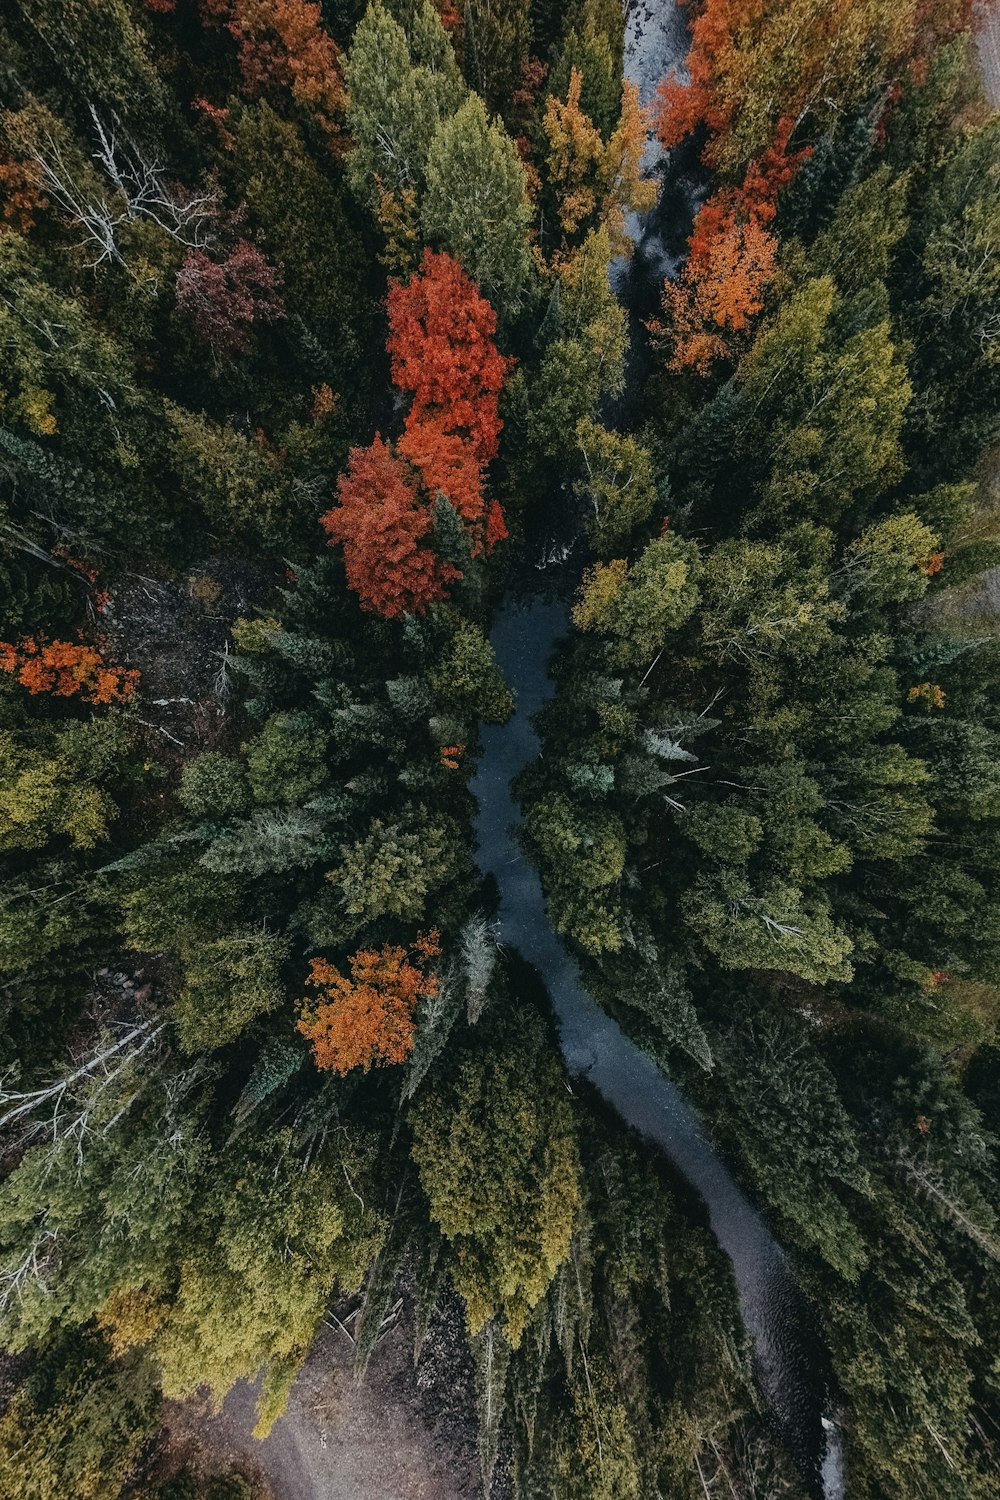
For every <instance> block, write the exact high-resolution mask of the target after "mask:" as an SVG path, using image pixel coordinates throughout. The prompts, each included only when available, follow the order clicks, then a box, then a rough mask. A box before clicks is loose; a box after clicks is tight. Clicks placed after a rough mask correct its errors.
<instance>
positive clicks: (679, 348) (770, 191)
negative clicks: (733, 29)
mask: <svg viewBox="0 0 1000 1500" xmlns="http://www.w3.org/2000/svg"><path fill="white" fill-rule="evenodd" d="M793 124H794V122H793V121H791V120H788V119H785V120H782V121H780V123H779V125H778V131H777V134H776V136H775V139H774V140H773V141H772V143H771V144H770V146H769V147H768V148H767V150H766V151H765V152H763V153H762V154H761V156H760V157H759V158H755V159H754V160H753V161H751V162H750V164H749V166H748V167H747V169H746V172H745V174H744V177H743V181H742V183H741V184H740V185H739V186H738V187H722V188H719V189H718V190H717V191H716V192H715V193H713V195H712V197H711V198H709V200H708V202H707V203H705V204H704V205H703V206H702V208H701V209H699V211H698V213H697V215H696V217H695V221H694V224H693V225H692V229H691V237H690V239H689V241H688V256H687V260H686V261H685V263H684V268H683V270H682V271H681V273H680V275H679V276H678V278H677V280H676V281H668V282H667V283H666V284H665V286H664V288H663V310H664V314H665V323H654V324H653V325H652V328H653V332H654V334H655V335H656V336H657V337H658V338H659V339H660V340H661V341H666V342H668V343H669V344H670V346H671V350H672V352H671V358H670V368H671V369H672V370H678V371H680V370H693V371H695V372H696V373H698V374H706V373H707V372H708V370H709V369H710V367H711V366H712V364H713V363H714V362H715V361H716V360H718V359H725V358H727V357H730V356H731V355H732V354H733V353H734V352H735V348H734V344H735V342H736V340H735V338H734V336H736V335H739V334H740V333H742V332H744V330H746V329H747V328H748V327H749V325H750V323H751V321H752V319H753V318H755V317H756V316H757V314H758V313H760V312H761V311H762V309H763V306H764V301H763V296H764V291H765V289H766V287H767V285H768V283H769V282H770V281H771V280H772V278H773V277H774V274H775V271H776V270H777V264H778V241H777V239H776V238H775V236H774V235H773V234H771V233H770V231H769V230H768V228H767V226H768V225H769V224H770V223H771V221H772V220H773V219H774V217H775V215H776V213H777V210H778V195H779V193H780V192H781V190H782V189H783V188H785V187H787V185H788V184H789V183H790V182H791V181H792V179H793V178H794V176H795V173H796V172H797V171H798V169H799V167H800V166H801V164H802V163H803V162H804V161H805V160H806V159H807V158H808V157H809V155H810V151H809V148H808V147H804V148H801V149H799V150H797V151H791V150H790V149H789V142H790V139H791V135H792V129H793Z"/></svg>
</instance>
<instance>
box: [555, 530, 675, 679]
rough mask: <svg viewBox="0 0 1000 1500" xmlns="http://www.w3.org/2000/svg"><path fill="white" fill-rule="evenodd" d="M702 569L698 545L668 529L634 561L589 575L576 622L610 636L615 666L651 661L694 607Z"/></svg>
mask: <svg viewBox="0 0 1000 1500" xmlns="http://www.w3.org/2000/svg"><path fill="white" fill-rule="evenodd" d="M699 572H700V562H699V557H698V549H697V547H696V546H695V544H694V543H693V542H689V541H684V540H683V539H682V538H680V537H678V536H677V535H676V534H675V533H674V532H666V533H665V534H664V535H663V536H661V537H657V538H656V540H655V541H652V542H649V543H647V545H646V547H645V548H644V550H643V552H642V554H641V555H640V557H639V559H638V561H637V562H635V563H633V564H632V565H631V566H629V564H628V563H627V562H626V561H625V560H624V558H617V559H615V561H614V562H610V563H598V564H597V566H596V567H595V568H593V569H592V570H591V571H590V572H589V573H588V574H587V576H586V578H585V579H584V584H583V589H582V591H581V594H580V599H579V602H578V603H577V605H576V607H575V608H574V610H573V623H574V625H576V627H577V629H578V630H587V631H590V630H592V631H596V632H597V633H598V634H599V635H601V636H603V637H604V638H605V639H606V641H607V643H608V644H607V652H608V659H609V661H610V662H611V663H612V665H615V666H639V665H641V664H645V665H646V666H649V665H650V663H651V662H652V659H653V658H654V657H655V655H656V653H657V651H660V650H662V649H663V647H664V646H665V644H666V638H667V633H668V632H669V631H671V630H676V629H677V628H678V626H680V625H683V624H684V622H685V620H687V619H688V618H689V617H690V615H691V613H692V611H693V610H694V608H695V606H696V604H697V602H698V585H697V579H698V575H699Z"/></svg>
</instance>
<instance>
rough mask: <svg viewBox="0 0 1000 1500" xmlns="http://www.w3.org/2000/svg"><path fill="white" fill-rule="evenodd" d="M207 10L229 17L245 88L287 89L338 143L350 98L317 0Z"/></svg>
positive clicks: (244, 2)
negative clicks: (346, 97) (346, 104)
mask: <svg viewBox="0 0 1000 1500" xmlns="http://www.w3.org/2000/svg"><path fill="white" fill-rule="evenodd" d="M206 13H207V18H208V19H212V20H214V19H218V20H225V22H226V26H227V29H228V31H229V32H230V34H231V36H232V37H233V38H234V39H235V41H236V43H237V44H238V46H239V62H240V72H241V73H242V75H243V84H244V87H245V88H246V89H247V90H249V91H250V92H252V93H267V92H269V91H270V90H271V89H275V88H282V89H288V91H289V92H290V94H291V96H292V98H293V99H294V100H295V102H296V103H297V104H301V105H302V106H303V107H304V108H306V109H308V110H310V111H311V112H312V113H313V114H314V115H315V117H316V119H317V120H318V122H319V124H320V125H321V126H322V128H323V130H324V131H325V132H326V134H327V136H328V137H329V138H330V140H331V142H332V143H338V144H339V142H340V139H341V135H342V132H341V121H342V119H343V116H344V108H345V102H346V101H345V92H344V80H343V78H342V76H341V72H340V63H339V49H338V47H337V44H336V42H335V41H334V40H333V37H332V36H331V35H330V33H329V32H328V31H327V30H326V29H325V27H324V25H323V11H322V7H321V6H320V5H318V4H316V3H315V0H221V3H220V0H213V3H211V4H209V5H203V14H206Z"/></svg>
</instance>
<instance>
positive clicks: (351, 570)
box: [322, 437, 459, 619]
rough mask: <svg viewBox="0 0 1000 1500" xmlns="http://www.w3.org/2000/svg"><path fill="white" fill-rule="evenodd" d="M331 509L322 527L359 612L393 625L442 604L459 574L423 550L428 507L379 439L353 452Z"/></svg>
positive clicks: (407, 472)
mask: <svg viewBox="0 0 1000 1500" xmlns="http://www.w3.org/2000/svg"><path fill="white" fill-rule="evenodd" d="M337 501H338V503H337V505H336V506H334V508H333V509H332V510H330V511H328V512H327V513H326V515H325V516H323V517H322V525H323V527H324V529H325V531H326V533H327V536H328V537H329V539H330V541H331V542H340V543H342V545H343V548H344V566H345V568H346V570H347V581H348V583H349V584H350V586H351V588H352V589H354V590H355V591H356V593H357V594H358V597H359V598H360V600H361V607H362V608H363V609H367V610H371V611H372V613H374V614H380V615H384V616H385V618H386V619H395V618H397V617H398V616H400V615H404V614H422V613H423V611H424V610H425V609H426V608H427V606H428V604H431V603H433V602H434V600H436V599H443V598H444V596H445V591H446V589H445V586H446V585H447V584H448V583H450V582H452V581H454V579H456V578H457V577H459V574H458V570H457V569H456V568H454V567H452V565H451V564H450V563H446V562H443V561H442V560H441V559H440V558H439V557H437V556H436V554H435V553H434V552H433V551H432V550H431V548H430V547H428V546H427V545H426V544H425V538H426V537H427V535H428V533H429V532H430V530H431V525H432V521H431V511H430V507H429V505H428V504H427V503H426V501H425V500H424V499H423V498H422V497H421V496H420V495H419V494H418V491H417V486H416V482H415V480H414V477H413V474H412V471H411V470H410V469H409V468H408V467H407V465H406V464H405V463H404V462H403V461H402V460H401V459H399V458H397V457H396V455H395V454H394V453H393V451H392V449H391V448H390V447H389V444H388V443H386V442H383V440H382V438H381V437H376V438H375V441H374V443H372V445H371V446H370V447H369V448H354V449H352V450H351V454H350V459H349V466H348V470H347V473H346V474H343V475H341V477H340V479H339V480H338V482H337Z"/></svg>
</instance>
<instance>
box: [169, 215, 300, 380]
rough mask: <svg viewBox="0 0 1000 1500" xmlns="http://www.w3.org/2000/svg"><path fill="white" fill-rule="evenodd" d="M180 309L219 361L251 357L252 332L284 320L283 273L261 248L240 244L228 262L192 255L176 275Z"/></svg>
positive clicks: (197, 253)
mask: <svg viewBox="0 0 1000 1500" xmlns="http://www.w3.org/2000/svg"><path fill="white" fill-rule="evenodd" d="M176 292H177V306H178V309H179V310H180V312H181V313H182V314H183V315H184V316H185V318H187V320H188V321H189V322H190V324H191V326H192V327H193V328H194V330H195V332H196V333H197V334H198V336H199V337H200V338H202V339H204V341H205V343H207V344H208V345H209V347H210V348H211V350H212V354H213V356H214V357H215V358H216V359H226V358H231V357H232V356H233V355H235V354H248V353H249V352H250V349H251V348H252V345H253V330H254V327H255V325H257V324H260V323H273V322H274V321H275V320H276V319H278V318H283V317H284V315H285V308H284V303H283V302H282V299H281V294H280V292H279V291H278V272H277V271H276V270H275V268H274V266H272V265H270V264H269V262H268V261H267V260H266V259H265V258H264V256H263V255H262V254H261V252H260V251H259V250H258V249H257V247H256V245H251V244H249V243H248V242H247V241H246V240H237V242H236V244H235V245H234V246H233V248H232V250H231V251H230V252H229V254H228V256H227V257H226V259H225V260H224V261H221V262H220V261H214V260H212V259H210V257H209V256H207V255H206V254H205V252H204V251H203V250H193V249H192V250H189V251H188V252H187V254H186V255H185V257H184V263H183V265H182V266H181V268H180V270H179V271H178V272H177V281H176Z"/></svg>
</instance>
